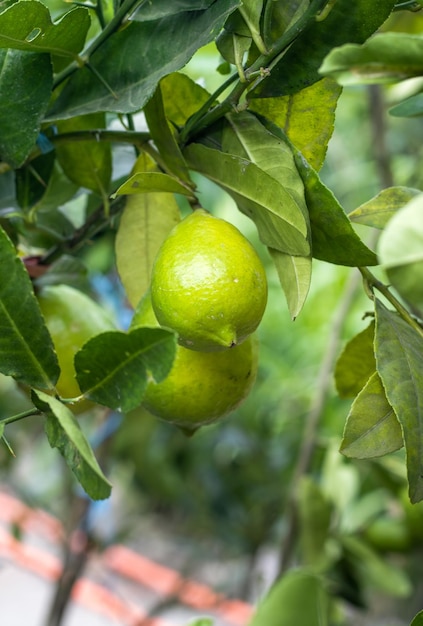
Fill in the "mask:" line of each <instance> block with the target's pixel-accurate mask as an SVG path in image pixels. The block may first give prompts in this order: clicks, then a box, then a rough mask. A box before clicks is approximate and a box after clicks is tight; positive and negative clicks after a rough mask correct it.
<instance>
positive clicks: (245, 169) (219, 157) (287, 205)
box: [184, 144, 310, 256]
mask: <svg viewBox="0 0 423 626" xmlns="http://www.w3.org/2000/svg"><path fill="white" fill-rule="evenodd" d="M184 155H185V157H186V159H187V162H188V165H189V166H190V167H191V168H192V169H194V170H196V171H197V172H200V173H201V174H203V175H204V176H207V178H210V180H213V181H214V182H215V183H217V184H218V185H220V186H221V187H223V189H225V190H226V191H227V192H228V193H229V194H230V195H231V196H232V197H233V199H234V200H235V202H236V203H237V205H238V207H239V208H240V209H241V210H242V211H243V213H245V214H246V215H248V216H249V217H251V219H252V220H253V221H254V222H255V224H256V226H257V229H258V231H259V235H260V239H261V241H262V242H263V243H264V244H265V245H267V246H269V247H271V248H275V249H276V250H280V251H282V252H287V253H289V254H294V255H300V256H301V255H302V256H304V255H307V254H309V252H310V246H309V243H308V241H307V222H306V219H305V217H304V215H303V214H302V212H301V211H300V210H299V209H298V204H297V203H296V201H295V200H294V199H293V198H292V196H291V195H290V193H289V192H288V191H286V189H284V187H282V185H280V184H279V183H278V181H276V180H275V179H274V178H273V177H272V176H270V175H269V174H267V173H266V172H264V171H263V170H262V169H260V168H259V167H258V166H257V165H255V163H252V162H251V161H249V160H247V159H243V158H240V157H238V156H236V155H233V154H225V153H223V152H221V151H220V150H214V149H213V148H207V147H206V146H203V145H200V144H191V145H190V146H188V147H187V148H186V149H185V151H184Z"/></svg>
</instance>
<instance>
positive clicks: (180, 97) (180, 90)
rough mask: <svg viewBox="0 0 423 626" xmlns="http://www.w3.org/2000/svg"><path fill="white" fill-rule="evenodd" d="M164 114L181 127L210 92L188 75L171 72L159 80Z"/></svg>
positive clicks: (207, 97)
mask: <svg viewBox="0 0 423 626" xmlns="http://www.w3.org/2000/svg"><path fill="white" fill-rule="evenodd" d="M160 87H161V90H162V98H163V106H164V111H165V115H166V117H167V119H168V120H170V121H171V122H172V123H173V124H175V126H179V127H182V126H183V125H184V124H185V122H186V121H187V119H188V118H190V117H191V115H193V114H194V113H196V112H197V111H198V109H200V108H201V106H202V105H203V104H205V103H206V102H207V100H208V99H209V97H210V94H209V93H208V91H207V90H206V89H204V87H201V86H200V85H198V84H197V83H195V82H194V81H193V80H192V79H191V78H190V77H189V76H187V75H186V74H182V73H179V72H173V73H172V74H169V75H168V76H165V77H164V78H162V80H161V81H160Z"/></svg>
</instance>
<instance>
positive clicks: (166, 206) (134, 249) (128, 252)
mask: <svg viewBox="0 0 423 626" xmlns="http://www.w3.org/2000/svg"><path fill="white" fill-rule="evenodd" d="M153 167H154V165H153V163H152V162H151V161H149V160H148V158H147V157H146V156H145V155H143V154H141V155H140V157H139V158H138V160H137V163H136V165H135V168H134V171H135V174H134V175H135V176H136V175H137V173H142V172H141V170H144V173H151V168H153ZM137 170H138V171H137ZM148 170H149V171H148ZM162 176H163V175H162ZM180 219H181V218H180V212H179V207H178V204H177V202H176V200H175V197H174V196H173V195H171V194H169V193H143V194H136V195H132V196H129V197H128V199H127V201H126V205H125V209H124V211H123V213H122V216H121V219H120V223H119V228H118V232H117V235H116V239H115V252H116V263H117V268H118V272H119V275H120V278H121V280H122V283H123V286H124V287H125V291H126V295H127V296H128V300H129V302H130V303H131V305H132V306H133V307H134V308H135V307H136V306H137V304H138V302H139V300H140V299H141V297H142V296H143V295H144V293H145V292H146V291H147V289H148V287H149V285H150V279H151V269H152V267H153V262H154V259H155V257H156V254H157V252H158V250H159V248H160V246H161V245H162V243H163V241H164V240H165V238H166V237H167V235H168V234H169V233H170V231H171V230H172V228H173V227H174V226H176V224H177V223H178V222H179V221H180Z"/></svg>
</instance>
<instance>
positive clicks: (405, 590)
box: [342, 535, 412, 598]
mask: <svg viewBox="0 0 423 626" xmlns="http://www.w3.org/2000/svg"><path fill="white" fill-rule="evenodd" d="M342 544H343V547H344V550H345V552H346V553H347V557H348V559H349V560H350V561H351V562H352V563H353V565H354V568H355V569H356V571H357V574H358V576H359V578H360V580H362V581H364V582H365V583H367V584H368V585H369V586H371V587H372V588H374V589H378V590H379V591H381V592H382V593H385V594H388V595H390V596H393V597H394V598H406V597H407V596H409V595H410V594H411V591H412V585H411V582H410V579H409V578H408V576H407V574H406V573H405V572H404V571H403V569H402V568H400V567H399V566H398V567H397V566H395V565H394V564H393V563H392V562H387V561H385V560H384V559H383V558H381V557H380V556H378V554H376V552H374V550H372V549H371V548H370V547H369V546H368V545H367V544H366V543H364V541H362V540H361V539H359V538H358V537H354V536H352V535H351V536H346V535H344V536H343V537H342Z"/></svg>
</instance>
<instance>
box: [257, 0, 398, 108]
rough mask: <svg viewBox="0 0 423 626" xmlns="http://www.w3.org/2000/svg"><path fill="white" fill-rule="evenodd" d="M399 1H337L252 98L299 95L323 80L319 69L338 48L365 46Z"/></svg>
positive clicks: (279, 63)
mask: <svg viewBox="0 0 423 626" xmlns="http://www.w3.org/2000/svg"><path fill="white" fill-rule="evenodd" d="M395 4H396V0H378V2H369V0H355V2H354V10H353V11H352V10H351V0H337V1H336V2H335V4H334V5H333V6H332V8H331V11H330V13H329V14H328V16H327V17H326V18H325V19H324V20H321V21H316V20H315V19H312V20H311V22H310V25H309V26H308V27H307V28H306V29H305V30H304V32H303V33H301V35H299V36H298V37H297V38H296V40H295V41H294V43H293V44H292V45H291V46H290V48H289V49H288V50H287V52H286V53H285V54H284V55H283V56H282V58H281V60H280V61H279V62H278V63H277V64H276V66H275V67H273V68H272V72H271V75H270V76H269V77H268V78H266V80H264V81H262V82H261V83H260V84H259V85H258V87H257V88H256V89H254V91H253V92H252V94H251V96H252V97H254V98H257V97H264V98H269V97H277V96H282V95H287V94H292V93H297V92H298V91H301V90H302V89H304V88H305V87H308V86H309V85H312V84H313V83H315V82H317V81H318V80H320V79H321V78H322V75H321V74H320V73H319V67H320V65H321V63H322V61H323V59H324V58H325V57H326V55H327V54H328V53H329V52H330V51H331V50H332V48H334V47H335V46H340V45H342V44H345V43H363V42H364V41H365V40H366V39H367V38H368V37H370V35H372V34H373V33H374V32H375V31H376V30H377V29H378V28H379V26H380V25H381V24H383V22H384V21H385V20H386V18H387V17H388V16H389V15H390V13H391V11H392V9H393V7H394V5H395Z"/></svg>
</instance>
